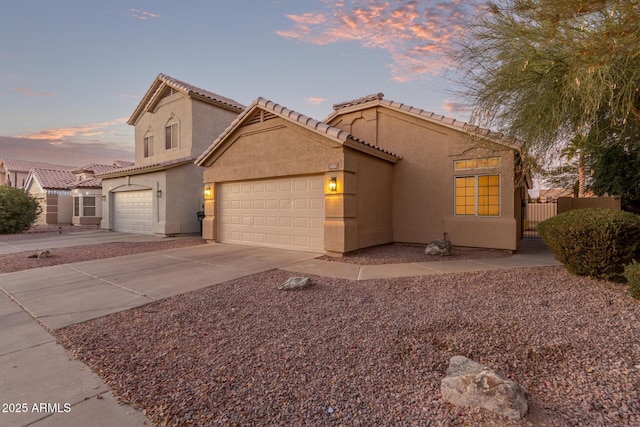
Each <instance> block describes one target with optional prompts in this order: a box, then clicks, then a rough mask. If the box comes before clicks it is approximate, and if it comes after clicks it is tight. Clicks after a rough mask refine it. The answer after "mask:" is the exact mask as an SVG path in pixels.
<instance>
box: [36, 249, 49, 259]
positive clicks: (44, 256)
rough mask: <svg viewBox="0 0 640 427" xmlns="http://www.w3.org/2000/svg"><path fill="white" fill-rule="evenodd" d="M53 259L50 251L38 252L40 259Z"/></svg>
mask: <svg viewBox="0 0 640 427" xmlns="http://www.w3.org/2000/svg"><path fill="white" fill-rule="evenodd" d="M49 257H51V252H50V251H48V250H46V249H45V250H44V251H38V258H49Z"/></svg>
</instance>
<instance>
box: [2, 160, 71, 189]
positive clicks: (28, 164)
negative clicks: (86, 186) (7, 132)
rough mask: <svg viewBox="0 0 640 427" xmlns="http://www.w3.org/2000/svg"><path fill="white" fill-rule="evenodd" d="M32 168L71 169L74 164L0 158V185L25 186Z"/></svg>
mask: <svg viewBox="0 0 640 427" xmlns="http://www.w3.org/2000/svg"><path fill="white" fill-rule="evenodd" d="M33 168H42V169H58V170H71V169H75V168H76V166H63V165H56V164H53V163H47V162H32V161H30V160H17V159H0V185H7V186H9V187H17V188H25V184H26V183H27V178H28V177H29V171H31V169H33Z"/></svg>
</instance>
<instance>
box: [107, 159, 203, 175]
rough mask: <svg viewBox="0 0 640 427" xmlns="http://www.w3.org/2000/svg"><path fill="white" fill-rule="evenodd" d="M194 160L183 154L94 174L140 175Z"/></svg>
mask: <svg viewBox="0 0 640 427" xmlns="http://www.w3.org/2000/svg"><path fill="white" fill-rule="evenodd" d="M194 160H195V157H193V156H185V157H180V158H177V159H172V160H165V161H164V162H158V163H152V164H150V165H144V166H135V165H134V166H131V167H128V168H118V169H114V170H112V171H110V172H104V173H101V174H96V177H99V178H102V179H106V178H115V177H118V176H126V175H140V174H143V173H148V172H154V171H159V170H165V169H169V168H172V167H175V166H181V165H184V164H188V163H192V162H193V161H194Z"/></svg>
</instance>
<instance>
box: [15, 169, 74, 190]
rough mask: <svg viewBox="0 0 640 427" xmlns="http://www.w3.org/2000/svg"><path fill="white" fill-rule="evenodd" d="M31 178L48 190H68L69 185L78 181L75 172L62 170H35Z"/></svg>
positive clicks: (32, 171) (32, 170)
mask: <svg viewBox="0 0 640 427" xmlns="http://www.w3.org/2000/svg"><path fill="white" fill-rule="evenodd" d="M31 176H32V177H33V178H34V179H35V180H36V181H37V182H38V184H40V187H42V188H43V189H47V190H68V189H69V184H71V183H73V182H75V180H76V176H75V175H74V174H73V172H71V171H69V170H60V169H41V168H33V169H31ZM30 180H31V178H30V179H29V181H30ZM27 185H28V184H27Z"/></svg>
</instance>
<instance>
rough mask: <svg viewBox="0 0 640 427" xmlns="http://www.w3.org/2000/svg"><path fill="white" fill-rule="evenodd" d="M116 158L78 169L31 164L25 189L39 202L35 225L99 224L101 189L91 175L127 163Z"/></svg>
mask: <svg viewBox="0 0 640 427" xmlns="http://www.w3.org/2000/svg"><path fill="white" fill-rule="evenodd" d="M130 165H131V162H124V161H116V162H114V164H113V165H101V164H96V163H94V164H90V165H86V166H83V167H81V168H75V167H73V168H70V169H69V168H67V167H65V166H63V167H62V168H66V169H60V168H56V167H55V165H49V167H48V168H44V167H35V168H32V169H31V170H30V171H29V174H28V176H27V180H26V182H25V191H26V192H27V193H29V194H30V195H32V196H33V197H35V198H36V199H37V200H38V202H39V203H40V207H41V208H42V213H41V214H40V216H39V217H38V220H37V223H39V224H74V225H87V224H99V223H100V219H101V202H102V189H101V185H100V179H96V178H95V177H94V175H95V174H96V173H98V172H103V173H104V172H107V171H111V170H115V169H119V168H121V167H123V166H130Z"/></svg>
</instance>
